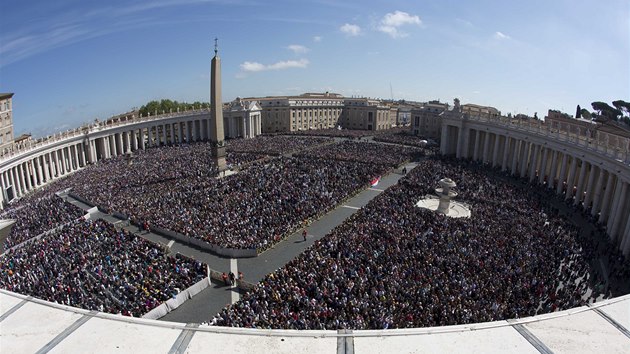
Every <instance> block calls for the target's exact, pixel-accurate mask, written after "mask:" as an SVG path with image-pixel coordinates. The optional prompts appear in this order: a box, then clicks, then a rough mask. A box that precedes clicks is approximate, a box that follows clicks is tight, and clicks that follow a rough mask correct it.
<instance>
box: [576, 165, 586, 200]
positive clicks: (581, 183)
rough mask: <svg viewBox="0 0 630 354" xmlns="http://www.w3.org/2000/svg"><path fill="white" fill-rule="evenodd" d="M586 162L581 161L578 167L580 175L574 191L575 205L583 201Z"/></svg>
mask: <svg viewBox="0 0 630 354" xmlns="http://www.w3.org/2000/svg"><path fill="white" fill-rule="evenodd" d="M586 165H587V162H586V161H584V160H582V167H580V175H579V177H578V181H577V189H576V191H575V202H574V204H575V205H578V204H579V203H580V201H581V200H582V199H584V185H585V184H586V181H585V179H586V167H587V166H586Z"/></svg>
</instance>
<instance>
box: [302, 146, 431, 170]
mask: <svg viewBox="0 0 630 354" xmlns="http://www.w3.org/2000/svg"><path fill="white" fill-rule="evenodd" d="M295 156H299V157H305V158H310V159H326V160H336V161H359V162H363V163H377V164H386V165H388V166H390V167H395V166H398V165H400V164H401V163H402V162H403V161H409V160H417V159H418V158H420V157H421V156H423V150H419V149H414V148H409V147H404V146H396V145H384V144H378V143H368V142H355V141H351V140H345V141H342V142H340V143H338V144H331V145H325V146H322V147H317V148H314V149H311V150H307V151H304V152H300V153H298V154H296V155H295Z"/></svg>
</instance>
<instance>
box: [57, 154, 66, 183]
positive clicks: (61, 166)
mask: <svg viewBox="0 0 630 354" xmlns="http://www.w3.org/2000/svg"><path fill="white" fill-rule="evenodd" d="M55 155H56V156H55V168H56V169H57V175H58V176H63V175H65V174H66V165H65V161H64V157H63V148H62V149H59V150H56V151H55Z"/></svg>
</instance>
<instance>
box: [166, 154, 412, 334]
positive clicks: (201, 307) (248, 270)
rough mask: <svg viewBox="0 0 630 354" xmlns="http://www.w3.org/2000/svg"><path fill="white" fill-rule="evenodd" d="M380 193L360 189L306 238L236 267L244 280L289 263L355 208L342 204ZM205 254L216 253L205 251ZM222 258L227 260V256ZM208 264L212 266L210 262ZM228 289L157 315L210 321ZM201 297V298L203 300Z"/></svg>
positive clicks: (392, 177)
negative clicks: (206, 252) (164, 314)
mask: <svg viewBox="0 0 630 354" xmlns="http://www.w3.org/2000/svg"><path fill="white" fill-rule="evenodd" d="M416 166H417V164H416V163H408V164H407V165H406V167H407V171H410V170H411V169H413V168H414V167H416ZM400 178H402V174H401V173H400V169H397V170H396V171H395V172H392V173H390V174H388V175H386V176H384V177H383V178H381V181H380V182H379V184H378V185H377V187H378V189H383V190H385V189H387V188H389V187H391V186H393V185H394V184H396V183H398V180H399V179H400ZM379 193H381V192H380V191H377V190H374V189H366V190H363V191H362V192H360V193H359V194H357V195H356V196H354V197H353V198H351V199H350V200H348V201H347V202H346V203H344V204H342V205H339V206H338V207H337V208H335V209H334V210H332V211H330V212H329V213H327V214H326V215H324V216H322V217H321V218H320V219H318V220H316V221H314V222H312V223H311V224H310V225H309V226H308V227H307V230H308V235H307V238H306V242H305V241H304V239H303V237H302V229H300V230H298V231H296V232H295V233H293V234H292V235H291V236H289V237H287V238H286V239H285V240H283V241H282V242H279V243H278V244H276V245H275V247H274V248H271V249H269V250H267V251H265V252H263V253H262V254H260V255H259V256H258V257H255V258H241V259H239V260H238V270H239V271H241V272H243V274H244V280H245V281H248V282H250V283H258V282H259V281H261V280H262V279H263V278H264V277H265V276H266V275H267V274H269V273H271V272H273V271H275V270H276V269H278V268H280V267H282V266H283V265H285V264H286V263H288V262H289V261H290V260H292V259H293V258H295V257H296V256H297V255H299V254H300V253H302V252H303V251H304V250H305V249H306V248H307V247H309V246H311V245H312V244H313V242H315V240H319V239H320V238H322V237H324V235H326V234H327V233H329V232H330V231H331V230H332V229H333V228H334V227H335V226H337V225H339V224H341V223H343V221H344V220H345V219H346V218H348V217H349V216H350V215H352V214H354V213H355V212H357V210H358V209H354V208H346V207H344V206H353V207H357V208H361V207H363V206H364V205H366V204H367V203H369V202H370V200H372V199H373V198H374V197H376V196H377V195H378V194H379ZM176 244H177V243H176ZM206 257H217V256H213V255H206ZM224 260H225V261H229V260H227V259H224ZM210 267H211V268H212V266H210ZM214 269H216V270H219V271H225V272H226V273H227V272H229V270H230V267H229V265H228V266H226V267H225V268H214ZM229 290H230V289H229V288H228V287H217V286H215V287H209V288H207V289H206V290H204V291H203V292H201V293H199V294H198V295H196V296H195V297H193V298H192V299H191V300H189V301H187V302H185V303H184V304H183V305H182V306H180V307H178V308H177V309H175V311H173V312H171V313H169V314H167V315H166V316H164V317H162V318H160V320H164V321H175V322H187V323H190V322H193V323H200V322H204V321H209V320H211V319H212V317H213V316H214V315H215V314H217V313H218V312H219V311H221V309H222V308H223V307H225V305H226V304H228V303H230V302H231V298H230V296H229V295H227V293H228V292H229ZM225 295H227V296H225ZM221 296H223V297H221ZM201 298H204V299H203V300H202V299H201ZM208 314H209V315H208Z"/></svg>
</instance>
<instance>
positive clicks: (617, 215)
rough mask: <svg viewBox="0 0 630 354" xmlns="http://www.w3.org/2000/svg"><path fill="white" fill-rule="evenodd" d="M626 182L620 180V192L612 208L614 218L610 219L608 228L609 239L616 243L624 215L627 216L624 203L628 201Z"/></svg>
mask: <svg viewBox="0 0 630 354" xmlns="http://www.w3.org/2000/svg"><path fill="white" fill-rule="evenodd" d="M627 194H628V183H625V182H622V184H621V193H619V197H618V201H617V206H616V207H615V209H614V218H613V219H612V227H611V229H610V233H609V235H610V237H611V239H612V240H613V241H614V242H615V243H617V242H616V241H617V240H618V239H619V232H620V231H621V230H620V228H621V226H622V222H623V221H625V220H624V217H627V216H626V214H627V213H628V208H626V204H627V201H628V196H627Z"/></svg>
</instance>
